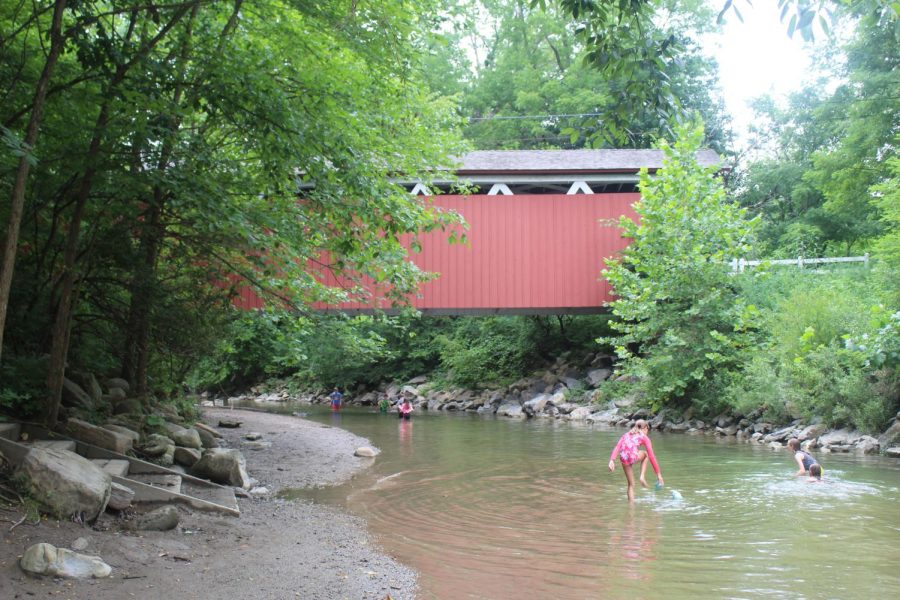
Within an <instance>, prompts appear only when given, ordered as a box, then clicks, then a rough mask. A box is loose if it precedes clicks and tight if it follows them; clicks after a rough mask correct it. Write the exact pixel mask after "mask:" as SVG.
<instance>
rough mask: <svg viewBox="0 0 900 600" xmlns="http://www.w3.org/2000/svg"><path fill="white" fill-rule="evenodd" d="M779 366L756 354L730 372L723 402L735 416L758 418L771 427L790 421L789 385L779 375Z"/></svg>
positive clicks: (767, 355) (763, 354)
mask: <svg viewBox="0 0 900 600" xmlns="http://www.w3.org/2000/svg"><path fill="white" fill-rule="evenodd" d="M780 368H781V364H780V363H779V361H778V359H777V358H776V357H775V356H774V355H772V354H771V353H768V352H757V353H755V354H753V355H752V357H751V358H750V360H749V361H748V362H747V363H746V364H744V365H743V366H742V367H741V368H740V369H738V370H735V371H732V372H731V381H729V382H728V383H727V384H726V385H725V386H724V388H725V402H726V404H727V405H729V406H730V407H732V408H733V409H734V410H735V411H736V412H737V413H738V414H741V415H750V414H759V415H760V416H761V417H762V418H764V419H766V420H768V421H770V422H772V423H784V422H787V421H790V420H791V414H790V411H789V409H788V400H789V398H788V392H789V383H788V381H787V380H786V379H785V378H784V377H783V376H782V374H781V373H780V372H779V370H780Z"/></svg>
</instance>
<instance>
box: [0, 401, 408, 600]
mask: <svg viewBox="0 0 900 600" xmlns="http://www.w3.org/2000/svg"><path fill="white" fill-rule="evenodd" d="M220 417H222V418H229V419H235V420H239V421H242V422H243V424H242V426H241V427H240V428H239V429H224V428H218V427H217V429H218V430H219V431H221V432H222V433H223V435H224V436H225V438H224V439H225V444H223V445H226V446H228V447H230V448H240V449H241V450H242V451H243V454H244V456H245V458H246V460H247V472H248V473H249V474H250V476H251V477H253V478H255V479H257V480H258V481H259V485H260V486H265V487H267V488H268V489H269V491H270V495H268V496H266V497H265V498H240V499H239V500H238V502H239V505H240V509H241V516H240V517H239V518H235V517H227V516H222V515H217V514H213V513H204V512H201V511H197V510H193V509H188V508H185V507H182V506H179V511H180V512H181V515H182V520H181V524H180V525H179V526H178V528H177V529H175V530H174V531H170V532H137V533H132V532H127V531H124V530H123V529H122V528H121V526H120V525H121V523H119V522H117V520H116V519H115V518H114V517H111V516H110V515H109V514H107V515H106V516H105V517H104V518H102V519H100V520H99V521H98V523H97V524H95V526H94V527H93V528H91V527H83V526H81V525H78V524H76V523H69V522H57V521H43V522H42V523H41V524H40V525H36V526H32V525H27V524H22V525H19V526H18V527H16V528H15V529H14V530H13V531H12V532H10V531H9V529H10V523H8V522H0V539H2V544H0V598H3V599H13V598H32V597H46V596H48V595H49V596H50V597H53V598H71V599H75V600H82V599H83V600H122V599H125V598H162V599H165V600H169V599H172V600H174V599H176V598H177V599H178V600H189V599H207V598H216V599H218V598H259V599H294V598H302V599H310V600H331V599H334V600H339V599H346V600H362V599H370V598H371V599H378V600H383V599H384V598H386V597H387V596H388V595H390V597H391V598H393V599H394V600H413V599H414V598H415V596H416V577H415V573H414V572H413V571H411V570H410V569H408V568H407V567H405V566H403V565H400V564H398V563H397V562H395V561H394V560H393V559H391V558H390V557H388V556H386V555H384V554H383V553H381V552H380V551H379V549H378V548H377V547H374V546H373V542H372V540H371V538H370V537H369V536H368V534H367V533H366V530H365V523H364V522H363V521H361V520H360V519H358V518H356V517H352V516H349V515H346V514H343V513H341V512H340V511H338V510H335V509H333V508H331V507H325V506H319V505H315V504H312V503H309V502H305V501H285V500H280V499H278V498H276V496H275V494H276V493H277V492H278V491H279V490H281V489H284V488H302V487H312V486H316V485H335V484H338V483H342V482H344V481H346V480H347V479H349V478H350V477H352V476H353V474H355V473H357V472H358V471H360V470H362V469H365V468H366V467H367V466H369V465H370V464H371V461H372V460H377V458H376V459H364V458H357V457H354V456H353V451H354V450H355V449H356V448H358V447H359V446H365V445H370V444H369V442H368V440H365V439H362V438H359V437H357V436H354V435H353V434H351V433H349V432H347V431H344V430H341V429H336V428H333V427H329V426H327V425H320V424H318V423H313V422H310V421H304V420H302V419H299V418H295V417H288V416H280V415H272V414H266V413H259V412H249V411H232V410H227V409H206V410H205V412H204V418H203V420H204V422H206V423H207V424H209V425H211V426H213V427H216V426H217V424H218V420H219V418H220ZM249 432H256V433H260V434H262V439H261V440H260V442H271V445H270V446H269V445H267V444H265V443H263V444H260V443H259V442H257V443H255V444H250V443H247V442H243V441H242V439H241V436H242V435H243V434H245V433H249ZM20 516H21V515H20V514H15V513H6V512H0V518H2V519H4V520H5V521H12V522H15V521H16V520H18V519H19V517H20ZM78 538H84V539H85V540H87V547H86V548H85V549H84V550H82V552H83V553H84V554H91V555H96V556H100V557H101V558H102V559H103V560H104V561H105V562H106V563H107V564H109V565H110V566H112V567H113V572H112V577H110V578H109V579H101V580H62V579H52V578H42V579H37V578H32V577H29V576H26V575H25V574H24V572H23V571H21V569H20V568H19V566H18V557H19V556H21V554H22V552H24V551H25V549H26V548H28V547H29V546H30V545H31V544H34V543H38V542H48V543H51V544H53V545H55V546H59V547H67V548H71V547H72V545H73V544H74V543H75V541H76V540H77V539H78Z"/></svg>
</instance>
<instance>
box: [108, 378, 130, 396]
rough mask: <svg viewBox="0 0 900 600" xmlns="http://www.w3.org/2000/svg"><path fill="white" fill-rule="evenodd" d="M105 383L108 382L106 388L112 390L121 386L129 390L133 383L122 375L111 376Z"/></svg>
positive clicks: (121, 388) (126, 390)
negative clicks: (130, 383)
mask: <svg viewBox="0 0 900 600" xmlns="http://www.w3.org/2000/svg"><path fill="white" fill-rule="evenodd" d="M105 383H106V389H108V390H112V389H113V388H119V389H120V390H123V391H125V392H128V390H130V389H131V385H129V383H128V382H127V381H126V380H124V379H122V378H121V377H110V378H109V379H107V380H106V382H105Z"/></svg>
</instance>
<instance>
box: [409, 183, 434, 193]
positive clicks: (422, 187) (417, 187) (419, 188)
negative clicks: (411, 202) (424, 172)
mask: <svg viewBox="0 0 900 600" xmlns="http://www.w3.org/2000/svg"><path fill="white" fill-rule="evenodd" d="M409 193H410V194H412V195H413V196H430V195H431V193H429V191H428V188H427V187H425V184H424V183H417V184H416V185H414V186H413V189H412V190H411V191H410V192H409Z"/></svg>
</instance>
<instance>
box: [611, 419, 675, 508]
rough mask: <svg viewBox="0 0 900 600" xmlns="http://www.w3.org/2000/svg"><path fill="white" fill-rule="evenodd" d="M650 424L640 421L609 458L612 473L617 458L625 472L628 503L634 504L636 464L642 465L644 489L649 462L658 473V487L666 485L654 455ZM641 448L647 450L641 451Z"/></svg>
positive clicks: (620, 439) (641, 479) (622, 439)
mask: <svg viewBox="0 0 900 600" xmlns="http://www.w3.org/2000/svg"><path fill="white" fill-rule="evenodd" d="M649 434H650V424H649V423H647V421H645V420H644V419H638V420H637V421H635V423H634V427H632V428H631V429H630V430H629V431H628V432H627V433H626V434H625V435H623V436H622V437H621V438H619V443H618V444H616V447H615V448H613V451H612V454H611V455H610V456H609V471H610V473H611V472H613V471H615V470H616V456H617V455H618V457H619V460H620V461H621V463H622V469H623V470H624V471H625V480H626V481H627V482H628V501H629V502H634V463H636V462H640V463H641V476H640V482H641V485H642V486H644V487H648V486H647V480H646V479H645V478H644V476H645V475H646V473H647V461H648V460H649V461H650V463H651V464H652V465H653V471H654V472H655V473H656V485H657V486H658V487H662V486H663V485H664V482H663V477H662V471H661V470H660V468H659V463H658V462H657V461H656V455H654V454H653V444H652V443H651V442H650V435H649ZM641 446H643V447H644V448H645V449H644V450H641Z"/></svg>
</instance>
